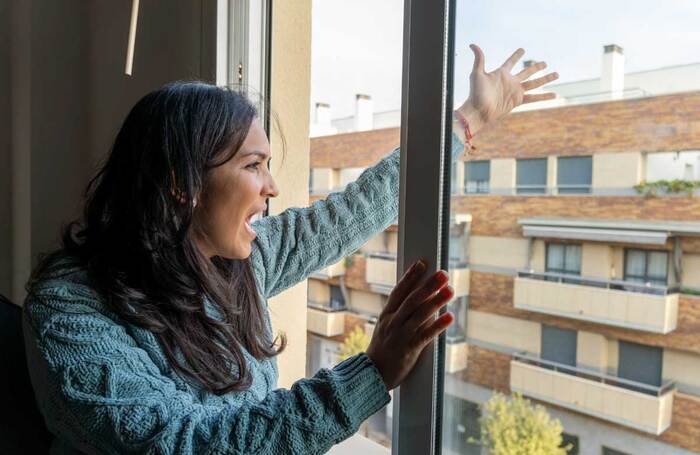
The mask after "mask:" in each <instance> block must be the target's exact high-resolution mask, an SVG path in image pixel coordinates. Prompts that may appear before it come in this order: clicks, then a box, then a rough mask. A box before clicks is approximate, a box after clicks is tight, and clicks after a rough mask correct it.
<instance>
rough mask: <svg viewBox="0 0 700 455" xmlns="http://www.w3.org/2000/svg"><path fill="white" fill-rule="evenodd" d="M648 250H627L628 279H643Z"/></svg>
mask: <svg viewBox="0 0 700 455" xmlns="http://www.w3.org/2000/svg"><path fill="white" fill-rule="evenodd" d="M646 267H647V262H646V252H645V251H642V250H627V262H626V263H625V275H626V277H627V278H628V279H638V280H639V279H641V280H643V279H644V277H645V274H646Z"/></svg>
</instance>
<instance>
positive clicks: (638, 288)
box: [518, 270, 680, 295]
mask: <svg viewBox="0 0 700 455" xmlns="http://www.w3.org/2000/svg"><path fill="white" fill-rule="evenodd" d="M518 277H522V278H533V279H536V280H542V281H551V282H555V283H564V284H577V285H580V286H591V287H597V288H604V289H610V290H615V291H626V292H640V293H643V294H653V295H669V294H675V293H678V292H679V291H680V287H679V286H677V285H676V286H663V285H658V284H652V283H635V282H633V281H623V280H604V279H602V278H592V277H582V276H579V275H569V274H566V273H554V272H535V271H532V270H518Z"/></svg>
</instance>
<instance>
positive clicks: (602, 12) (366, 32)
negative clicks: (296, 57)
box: [311, 0, 700, 118]
mask: <svg viewBox="0 0 700 455" xmlns="http://www.w3.org/2000/svg"><path fill="white" fill-rule="evenodd" d="M402 23H403V1H402V0H353V1H347V0H313V9H312V46H311V52H312V56H311V60H312V62H311V104H312V107H313V105H314V104H315V103H316V102H325V103H329V104H330V105H331V109H332V116H333V118H342V117H347V116H351V115H353V113H354V102H355V101H354V100H355V94H356V93H363V94H367V95H370V96H372V99H373V101H374V109H375V112H382V111H388V110H395V109H399V108H400V106H401V105H400V100H401V59H402V52H403V50H402V38H403V36H402V34H403V24H402ZM456 24H457V28H456V37H455V54H456V55H455V75H454V77H455V81H454V85H455V89H454V96H455V104H457V103H458V102H459V103H461V102H462V101H463V100H464V99H466V97H467V95H468V90H469V87H468V78H469V72H470V70H471V67H472V63H473V55H472V52H471V50H469V48H468V45H469V43H477V44H479V45H480V46H481V47H482V49H483V50H484V52H485V54H486V68H487V71H491V70H493V69H495V68H496V67H497V66H498V65H500V64H501V63H503V61H504V60H505V59H506V58H507V57H508V56H509V55H510V54H511V53H512V52H513V50H515V49H517V48H518V47H523V48H524V49H525V51H526V54H525V57H524V59H533V60H544V61H546V62H547V63H548V65H549V68H550V69H551V70H555V71H557V72H558V73H559V75H560V82H569V81H575V80H580V79H589V78H595V77H598V76H599V75H600V63H601V55H602V52H603V46H604V45H606V44H612V43H614V44H618V45H619V46H622V48H623V49H624V54H625V70H626V71H627V72H632V71H640V70H646V69H653V68H659V67H663V66H670V65H679V64H686V63H695V62H700V0H665V1H659V0H635V1H627V0H586V1H581V0H527V1H523V0H457V21H456ZM312 112H313V111H312ZM312 116H313V114H312ZM312 118H313V117H312Z"/></svg>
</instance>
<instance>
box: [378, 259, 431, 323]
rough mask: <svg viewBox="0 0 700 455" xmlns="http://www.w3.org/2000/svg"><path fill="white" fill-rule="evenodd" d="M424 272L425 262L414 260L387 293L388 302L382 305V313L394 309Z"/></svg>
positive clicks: (399, 304)
mask: <svg viewBox="0 0 700 455" xmlns="http://www.w3.org/2000/svg"><path fill="white" fill-rule="evenodd" d="M424 273H425V262H423V261H421V260H418V261H416V262H415V263H414V264H413V265H412V266H411V267H410V268H409V269H408V270H407V271H406V273H404V275H403V277H401V280H399V282H398V283H397V284H396V286H395V287H394V289H392V291H391V294H389V299H388V303H387V305H386V307H384V310H383V311H382V314H384V313H392V312H394V311H396V309H397V308H399V306H401V304H402V303H403V301H404V300H405V299H406V297H407V296H408V295H409V294H410V293H411V291H413V288H415V286H416V285H417V284H418V281H419V280H420V279H421V277H423V274H424Z"/></svg>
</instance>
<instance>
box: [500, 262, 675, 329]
mask: <svg viewBox="0 0 700 455" xmlns="http://www.w3.org/2000/svg"><path fill="white" fill-rule="evenodd" d="M675 291H677V288H676V287H668V286H658V285H652V284H641V283H632V282H627V281H616V280H601V279H598V278H588V277H580V276H577V275H567V274H561V273H551V272H547V273H536V272H531V271H521V272H519V273H518V277H517V278H516V279H515V284H514V289H513V306H514V307H515V308H520V309H523V310H528V311H536V312H539V313H545V314H551V315H555V316H562V317H566V318H572V319H579V320H584V321H591V322H596V323H599V324H606V325H613V326H618V327H624V328H628V329H634V330H643V331H648V332H655V333H669V332H671V331H673V330H675V328H676V325H677V321H678V294H677V293H675Z"/></svg>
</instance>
